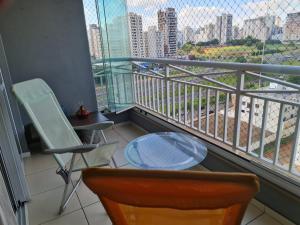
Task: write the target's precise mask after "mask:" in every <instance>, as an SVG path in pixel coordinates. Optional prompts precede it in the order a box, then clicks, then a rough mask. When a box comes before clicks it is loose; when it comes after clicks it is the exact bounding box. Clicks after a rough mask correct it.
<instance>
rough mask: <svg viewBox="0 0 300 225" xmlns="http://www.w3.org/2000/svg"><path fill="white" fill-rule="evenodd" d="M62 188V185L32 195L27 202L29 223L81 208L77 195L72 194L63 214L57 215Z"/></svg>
mask: <svg viewBox="0 0 300 225" xmlns="http://www.w3.org/2000/svg"><path fill="white" fill-rule="evenodd" d="M63 190H64V188H63V187H59V188H55V189H53V190H51V191H47V192H44V193H41V194H38V195H34V196H32V198H31V201H30V202H29V203H28V216H29V224H30V225H38V224H41V223H45V222H48V221H50V220H53V219H56V218H59V217H62V216H63V215H64V214H68V213H70V212H73V211H76V210H78V209H80V208H81V206H80V203H79V200H78V198H77V196H76V195H73V197H72V198H71V200H70V202H69V204H68V206H67V208H66V210H65V212H64V213H63V215H61V216H60V215H58V210H59V205H60V201H61V198H62V193H63Z"/></svg>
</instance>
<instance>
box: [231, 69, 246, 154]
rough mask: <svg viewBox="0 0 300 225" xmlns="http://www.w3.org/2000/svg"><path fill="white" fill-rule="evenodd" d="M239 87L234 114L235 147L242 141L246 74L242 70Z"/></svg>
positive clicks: (238, 74) (238, 82) (239, 75)
mask: <svg viewBox="0 0 300 225" xmlns="http://www.w3.org/2000/svg"><path fill="white" fill-rule="evenodd" d="M236 76H237V87H236V91H235V93H236V95H235V96H236V99H235V116H234V132H233V148H235V149H237V148H238V146H239V143H240V128H241V105H242V97H241V91H242V90H243V88H244V78H245V75H244V73H243V72H242V71H237V73H236Z"/></svg>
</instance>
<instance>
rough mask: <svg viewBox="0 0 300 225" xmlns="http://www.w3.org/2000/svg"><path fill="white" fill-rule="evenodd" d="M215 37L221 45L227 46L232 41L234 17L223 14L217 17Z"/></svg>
mask: <svg viewBox="0 0 300 225" xmlns="http://www.w3.org/2000/svg"><path fill="white" fill-rule="evenodd" d="M214 34H215V35H214V37H215V38H216V39H218V40H219V42H220V43H221V44H225V43H227V42H228V41H230V40H231V39H232V15H231V14H225V13H223V14H222V15H221V16H217V21H216V25H215V32H214Z"/></svg>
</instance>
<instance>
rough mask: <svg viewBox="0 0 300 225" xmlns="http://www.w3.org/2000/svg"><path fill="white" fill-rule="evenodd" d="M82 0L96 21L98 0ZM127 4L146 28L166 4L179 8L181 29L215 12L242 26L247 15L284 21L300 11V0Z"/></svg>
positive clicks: (135, 0)
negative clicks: (290, 14)
mask: <svg viewBox="0 0 300 225" xmlns="http://www.w3.org/2000/svg"><path fill="white" fill-rule="evenodd" d="M83 1H84V5H85V11H86V12H89V13H86V20H87V24H90V23H96V22H97V19H96V16H95V0H83ZM96 1H98V0H96ZM108 1H114V0H108ZM117 1H126V0H117ZM127 5H128V12H135V13H137V14H140V15H142V18H143V29H144V30H147V27H148V26H151V25H156V26H157V11H158V10H159V9H165V8H167V7H173V8H175V9H176V12H177V16H178V29H179V30H183V28H184V27H185V26H190V27H192V28H194V29H197V28H199V26H204V25H205V24H208V23H215V21H216V16H217V15H220V14H222V13H231V14H232V15H233V25H237V26H239V27H242V26H243V21H244V20H245V19H249V18H255V17H258V16H264V15H267V14H269V15H276V16H279V17H280V18H281V22H282V25H283V23H284V21H285V19H286V15H287V13H292V12H300V0H127ZM92 8H94V9H92Z"/></svg>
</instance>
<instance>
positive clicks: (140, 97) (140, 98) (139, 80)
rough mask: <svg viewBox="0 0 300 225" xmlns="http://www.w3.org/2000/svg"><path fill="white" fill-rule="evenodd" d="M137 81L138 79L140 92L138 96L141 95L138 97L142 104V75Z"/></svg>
mask: <svg viewBox="0 0 300 225" xmlns="http://www.w3.org/2000/svg"><path fill="white" fill-rule="evenodd" d="M137 81H138V92H139V93H138V96H139V97H138V98H139V104H140V105H141V104H142V96H141V95H142V90H141V76H140V75H139V76H138V80H137Z"/></svg>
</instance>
